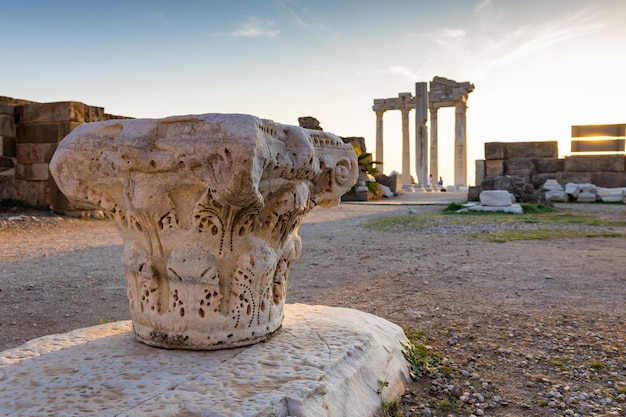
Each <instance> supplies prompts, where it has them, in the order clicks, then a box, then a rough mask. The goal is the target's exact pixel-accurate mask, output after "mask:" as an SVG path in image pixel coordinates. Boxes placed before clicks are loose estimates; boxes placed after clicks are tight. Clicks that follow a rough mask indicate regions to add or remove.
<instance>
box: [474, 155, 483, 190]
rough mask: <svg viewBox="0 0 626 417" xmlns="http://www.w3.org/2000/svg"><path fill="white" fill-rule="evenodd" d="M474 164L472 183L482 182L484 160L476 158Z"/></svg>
mask: <svg viewBox="0 0 626 417" xmlns="http://www.w3.org/2000/svg"><path fill="white" fill-rule="evenodd" d="M475 164H476V171H475V178H474V180H475V182H474V184H476V185H478V184H480V183H482V182H483V181H484V179H485V172H486V171H485V160H484V159H477V160H476V161H475Z"/></svg>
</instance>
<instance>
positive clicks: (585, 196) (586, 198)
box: [576, 191, 597, 203]
mask: <svg viewBox="0 0 626 417" xmlns="http://www.w3.org/2000/svg"><path fill="white" fill-rule="evenodd" d="M596 200H597V196H596V193H591V192H588V191H583V192H581V193H580V194H578V198H576V201H578V202H579V203H595V202H596Z"/></svg>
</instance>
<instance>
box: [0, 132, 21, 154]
mask: <svg viewBox="0 0 626 417" xmlns="http://www.w3.org/2000/svg"><path fill="white" fill-rule="evenodd" d="M0 155H2V156H9V157H11V158H15V157H16V156H17V147H16V143H15V136H0Z"/></svg>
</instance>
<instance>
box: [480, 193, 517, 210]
mask: <svg viewBox="0 0 626 417" xmlns="http://www.w3.org/2000/svg"><path fill="white" fill-rule="evenodd" d="M479 199H480V204H481V205H483V206H495V207H502V206H510V205H511V193H509V192H508V191H506V190H486V191H483V192H481V193H480V196H479Z"/></svg>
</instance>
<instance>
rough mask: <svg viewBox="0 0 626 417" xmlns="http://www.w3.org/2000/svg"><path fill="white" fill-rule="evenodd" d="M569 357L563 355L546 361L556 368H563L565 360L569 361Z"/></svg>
mask: <svg viewBox="0 0 626 417" xmlns="http://www.w3.org/2000/svg"><path fill="white" fill-rule="evenodd" d="M569 359H570V358H569V357H568V356H563V357H561V358H555V359H550V360H549V361H548V365H552V366H555V367H557V368H564V367H565V364H566V363H567V362H569Z"/></svg>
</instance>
